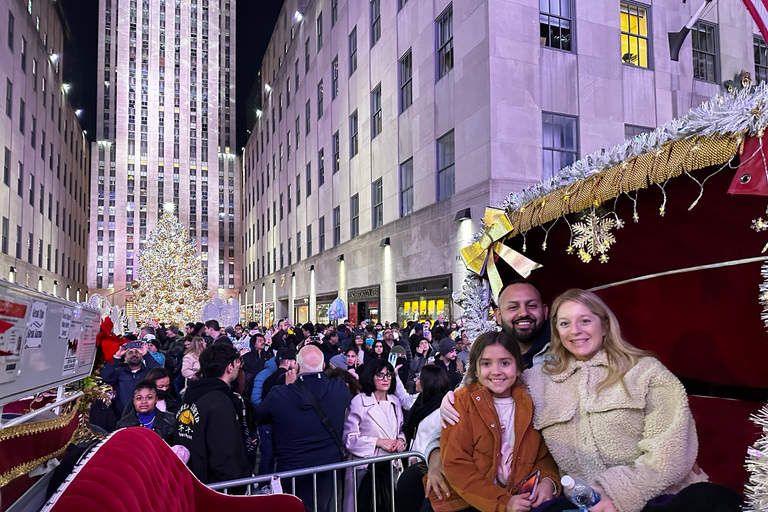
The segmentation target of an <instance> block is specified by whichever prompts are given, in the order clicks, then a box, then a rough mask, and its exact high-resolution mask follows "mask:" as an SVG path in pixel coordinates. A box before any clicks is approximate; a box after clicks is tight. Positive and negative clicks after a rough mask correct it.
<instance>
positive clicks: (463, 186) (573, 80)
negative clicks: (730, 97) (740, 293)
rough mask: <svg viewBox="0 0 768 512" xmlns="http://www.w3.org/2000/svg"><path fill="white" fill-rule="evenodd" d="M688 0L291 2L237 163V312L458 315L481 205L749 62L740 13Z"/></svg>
mask: <svg viewBox="0 0 768 512" xmlns="http://www.w3.org/2000/svg"><path fill="white" fill-rule="evenodd" d="M697 7H698V2H688V3H682V2H679V1H677V0H662V1H659V2H653V5H651V4H650V3H641V2H634V1H622V0H598V1H592V0H590V1H589V2H586V1H584V0H550V1H544V2H530V1H523V0H472V1H461V2H451V1H450V0H438V1H435V2H422V1H420V0H407V1H406V0H393V1H381V0H365V1H353V0H315V1H309V2H303V1H297V0H286V2H285V4H284V7H283V10H282V12H281V14H280V17H279V19H278V22H277V25H276V27H275V29H274V32H273V34H272V38H271V41H270V43H269V47H268V49H267V52H266V55H265V57H264V60H263V63H262V66H261V79H262V82H263V86H262V91H261V92H262V95H263V97H262V103H261V104H262V108H261V111H260V117H258V119H257V120H256V123H255V125H254V126H253V128H252V134H251V136H250V139H249V140H248V142H247V144H246V147H245V150H244V153H243V155H242V159H243V180H244V191H243V196H242V209H243V210H242V214H243V234H242V238H241V239H240V240H239V242H240V244H241V246H242V252H243V253H244V254H245V258H244V273H243V280H242V281H241V283H240V287H241V296H242V299H241V300H242V302H243V303H244V304H245V305H246V316H247V317H248V318H255V319H257V320H260V321H266V322H267V323H270V322H271V320H272V319H273V318H274V317H275V316H277V317H282V316H291V317H293V318H295V319H296V320H301V321H304V320H314V321H327V319H328V315H327V310H328V306H329V304H330V302H331V301H332V300H333V299H335V298H336V297H339V298H341V299H342V300H343V301H344V303H345V304H346V305H347V307H348V308H349V312H348V316H349V318H350V319H352V320H353V321H360V320H362V319H364V318H370V319H373V320H381V321H385V320H389V321H395V320H397V321H400V322H403V321H405V320H407V319H413V318H416V317H418V318H433V319H434V318H436V317H437V315H438V314H439V313H444V314H445V315H446V316H447V317H448V318H456V317H457V316H459V315H460V313H461V312H460V310H459V308H458V307H457V306H455V305H453V304H452V302H451V294H452V292H454V291H457V290H459V289H460V286H461V283H462V281H463V278H464V276H465V275H466V268H465V266H464V263H463V262H462V261H461V259H460V258H459V250H460V249H461V248H462V247H464V246H466V245H468V243H469V242H470V239H471V237H472V235H473V233H475V232H476V231H477V230H479V228H480V222H481V220H482V217H483V214H484V210H485V207H486V206H487V205H498V204H500V203H501V202H502V201H503V199H504V198H505V197H506V196H507V194H509V193H510V192H512V191H514V190H519V189H521V188H523V187H525V186H528V185H531V184H534V183H537V182H539V181H541V180H542V179H545V178H547V177H550V176H552V175H553V174H554V173H555V172H557V170H558V169H560V168H561V167H564V166H566V165H569V164H571V163H573V162H574V161H575V160H576V159H578V158H579V157H581V156H583V155H587V154H589V153H591V152H594V151H597V150H599V149H600V148H608V147H611V146H613V145H615V144H618V143H619V142H621V141H622V140H623V139H625V138H626V137H632V136H634V135H636V134H638V133H641V132H643V131H648V130H651V129H652V128H654V127H656V126H658V125H660V124H663V123H665V122H666V121H669V120H670V119H672V118H674V117H677V116H681V115H684V114H685V113H686V112H687V111H688V109H689V108H691V107H692V106H695V105H698V104H699V103H700V102H702V101H704V100H707V99H709V98H710V97H712V96H713V95H715V94H716V93H718V92H720V91H722V86H721V84H722V82H723V81H724V80H727V79H730V78H732V77H733V76H734V75H735V74H737V73H739V72H740V70H741V69H746V70H749V71H751V72H752V75H753V77H757V78H759V79H764V78H765V76H766V69H768V68H766V64H768V62H767V61H766V53H765V42H764V41H763V40H762V38H760V37H759V36H758V35H756V31H757V29H756V27H755V25H754V23H753V21H752V19H751V18H750V17H749V14H748V13H747V11H746V10H745V9H734V8H733V6H732V5H730V4H728V5H726V4H723V3H722V2H721V3H720V4H716V3H712V4H711V5H710V6H709V7H708V8H707V10H706V11H705V15H704V17H703V19H702V20H701V21H700V22H698V23H697V24H696V25H695V27H694V29H693V30H692V33H691V35H690V36H689V37H688V39H687V40H686V42H685V44H684V45H683V48H682V51H681V52H680V59H679V62H675V61H672V60H671V59H670V55H669V46H668V42H667V33H668V32H677V31H679V30H680V29H681V28H682V27H683V26H684V25H685V23H686V22H687V21H688V19H689V18H690V16H691V14H692V13H693V11H695V10H696V8H697Z"/></svg>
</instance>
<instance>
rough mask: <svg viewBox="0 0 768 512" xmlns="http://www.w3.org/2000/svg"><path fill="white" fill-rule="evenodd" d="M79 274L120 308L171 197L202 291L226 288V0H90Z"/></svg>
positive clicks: (233, 184) (229, 112) (230, 280)
mask: <svg viewBox="0 0 768 512" xmlns="http://www.w3.org/2000/svg"><path fill="white" fill-rule="evenodd" d="M98 30H99V37H98V45H99V48H98V66H99V69H98V77H97V78H98V84H97V91H98V99H97V133H96V137H95V138H96V142H95V143H94V145H93V150H92V151H93V153H92V162H93V180H92V181H91V198H92V200H91V212H90V215H91V232H90V238H89V247H90V259H89V265H88V269H89V270H88V285H89V288H91V290H92V291H95V292H98V293H99V294H101V295H103V296H106V297H108V298H109V299H110V301H111V302H112V303H113V304H118V305H120V306H123V305H124V306H126V307H127V311H128V312H129V314H130V313H131V312H132V308H131V303H132V301H133V298H134V293H135V290H134V289H133V287H132V286H131V283H132V282H133V281H134V280H135V278H136V275H137V267H138V261H139V253H140V252H141V250H142V248H143V243H144V241H145V240H146V238H147V234H148V233H149V232H150V231H152V229H153V228H154V226H155V224H156V222H157V220H158V218H159V217H160V216H161V215H162V213H163V211H164V209H165V208H169V207H170V206H171V205H172V207H173V210H174V211H175V212H176V213H177V215H178V217H179V219H180V221H181V222H182V223H183V224H184V225H186V226H188V228H189V235H190V237H191V238H192V239H193V240H194V241H195V243H196V244H197V249H198V251H199V254H200V256H201V265H202V270H203V273H204V276H205V279H206V281H207V283H208V289H209V291H210V293H211V294H212V296H216V295H220V296H223V297H230V296H232V295H235V296H236V295H237V290H236V289H235V286H236V285H237V283H238V282H239V280H240V276H239V273H240V253H239V252H238V251H236V248H235V238H236V234H237V233H239V232H240V212H239V211H238V210H239V206H240V205H239V189H240V187H241V182H240V174H241V173H240V171H239V168H238V164H237V158H236V155H235V148H236V143H235V1H234V0H183V1H181V0H176V1H173V0H127V1H121V2H118V1H117V0H101V1H100V2H99V29H98Z"/></svg>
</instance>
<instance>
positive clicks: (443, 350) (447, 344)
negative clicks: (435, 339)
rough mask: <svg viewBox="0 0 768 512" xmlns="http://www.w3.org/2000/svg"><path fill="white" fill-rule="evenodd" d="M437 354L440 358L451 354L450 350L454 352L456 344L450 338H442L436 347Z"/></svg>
mask: <svg viewBox="0 0 768 512" xmlns="http://www.w3.org/2000/svg"><path fill="white" fill-rule="evenodd" d="M437 347H438V352H439V353H440V355H441V356H444V355H446V354H448V353H449V352H451V351H452V350H456V342H455V341H453V340H452V339H451V338H443V339H442V340H440V344H439V345H438V346H437Z"/></svg>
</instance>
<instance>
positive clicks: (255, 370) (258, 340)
mask: <svg viewBox="0 0 768 512" xmlns="http://www.w3.org/2000/svg"><path fill="white" fill-rule="evenodd" d="M265 342H266V340H265V339H264V335H263V334H262V333H260V332H258V331H254V334H251V339H250V345H251V351H250V352H248V353H247V354H245V355H244V356H243V369H244V370H245V371H246V372H247V373H250V374H251V380H253V377H255V376H257V375H258V374H259V372H260V371H261V370H263V369H264V363H266V362H267V361H268V360H269V359H271V358H272V351H271V350H269V349H267V348H266V347H265Z"/></svg>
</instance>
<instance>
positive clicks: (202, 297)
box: [131, 212, 208, 324]
mask: <svg viewBox="0 0 768 512" xmlns="http://www.w3.org/2000/svg"><path fill="white" fill-rule="evenodd" d="M131 286H132V287H133V289H134V290H135V291H136V299H137V300H136V309H137V310H138V313H139V318H140V319H142V320H145V321H146V320H152V319H154V320H157V321H159V322H165V323H168V324H170V323H177V324H180V323H183V322H188V321H190V320H196V319H197V318H198V316H199V314H200V309H201V308H202V307H203V305H204V304H205V302H206V301H207V300H208V292H207V291H206V289H205V283H204V281H203V271H202V268H201V266H200V257H199V256H198V254H197V251H196V248H195V244H194V242H193V241H191V240H190V239H189V235H188V234H187V229H186V228H185V227H184V226H183V225H182V224H181V223H180V222H179V221H178V219H177V218H176V216H175V215H173V214H172V213H171V212H166V213H164V214H163V216H162V217H161V218H160V221H159V222H158V223H157V226H156V227H155V229H154V230H153V231H151V232H150V233H149V236H148V237H147V242H146V244H145V246H144V249H143V250H142V251H141V253H140V254H139V267H138V280H137V281H133V282H132V283H131Z"/></svg>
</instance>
